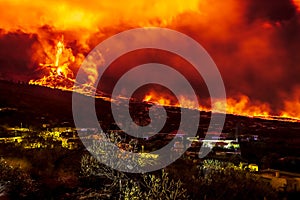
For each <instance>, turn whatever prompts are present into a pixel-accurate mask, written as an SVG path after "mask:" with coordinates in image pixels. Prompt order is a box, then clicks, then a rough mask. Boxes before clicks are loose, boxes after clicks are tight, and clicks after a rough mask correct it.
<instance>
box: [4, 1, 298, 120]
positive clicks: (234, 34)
mask: <svg viewBox="0 0 300 200" xmlns="http://www.w3.org/2000/svg"><path fill="white" fill-rule="evenodd" d="M1 4H2V7H3V8H6V9H3V10H2V13H1V14H0V16H1V17H0V24H1V27H0V66H1V68H0V79H6V80H14V81H21V82H29V84H34V85H40V86H46V87H50V88H56V89H61V90H68V91H72V90H74V89H75V90H76V91H77V92H80V93H83V94H85V95H91V93H92V92H91V91H93V90H95V87H94V85H93V84H91V83H90V82H92V81H90V82H89V81H87V82H86V83H83V84H78V83H76V84H75V77H76V74H77V71H78V69H79V68H80V66H81V64H82V62H83V60H84V58H85V57H86V56H87V55H88V53H89V52H90V51H91V50H92V49H93V48H95V47H96V46H97V45H98V44H99V43H100V42H102V41H104V40H105V39H107V38H109V37H110V36H113V35H115V34H118V33H120V32H122V31H125V30H129V29H132V28H143V27H149V26H154V27H162V28H169V29H172V30H176V31H179V32H181V33H183V34H186V35H187V36H189V37H191V38H193V39H194V40H195V41H197V42H199V44H201V45H202V46H203V47H204V48H205V49H206V50H207V52H208V53H209V54H210V56H211V57H212V59H213V60H214V61H215V63H216V65H217V66H218V68H219V71H220V73H221V75H222V78H223V80H224V85H225V87H226V93H227V94H226V95H227V97H228V99H227V108H226V112H227V113H231V114H237V115H246V116H262V117H268V116H281V117H287V118H300V114H299V113H300V98H299V97H300V82H299V73H300V71H299V69H300V68H299V63H300V59H299V58H300V57H299V53H297V52H299V49H300V46H299V44H300V37H299V35H300V11H299V8H300V3H299V0H274V2H272V3H270V2H268V1H259V0H251V1H249V0H246V1H238V0H227V1H210V0H191V1H188V2H185V1H156V0H154V1H153V2H152V3H149V2H147V1H139V2H138V3H137V2H134V1H132V2H130V3H128V2H126V3H125V2H122V1H118V2H117V3H115V2H109V1H105V2H104V1H91V2H90V3H89V4H86V3H82V2H81V1H70V0H62V1H60V2H58V1H56V2H55V1H43V3H42V2H40V3H38V2H32V1H28V0H26V1H11V0H9V1H8V0H4V1H2V2H1ZM124 8H125V9H124ZM220 10H222V12H220ZM16 13H17V14H16ZM116 13H117V14H116ZM62 35H63V36H62ZM130 42H135V40H134V39H133V40H132V41H130ZM162 42H164V41H162ZM116 46H117V44H116ZM147 56H148V55H147V53H145V54H139V56H135V57H132V58H130V59H127V60H126V59H125V60H123V63H119V67H120V70H121V71H122V70H123V65H125V64H127V63H134V59H143V57H147ZM158 56H161V57H165V59H168V58H167V55H158ZM172 63H173V64H174V63H175V64H176V63H178V59H176V58H175V59H174V58H172V60H171V61H170V64H172ZM179 65H180V64H179ZM182 69H183V71H184V70H186V69H185V67H182ZM185 72H186V74H188V76H187V79H189V80H192V81H194V82H195V81H197V80H195V77H194V74H193V73H192V71H188V70H186V71H185ZM87 73H88V78H89V79H91V80H94V79H95V77H98V76H99V74H97V72H95V71H89V72H87ZM116 77H117V78H119V77H120V75H119V72H113V73H110V74H108V75H107V76H106V79H105V84H104V88H101V91H103V92H106V91H105V87H109V86H110V84H111V82H115V79H117V78H116ZM165 78H166V79H170V80H171V79H172V77H171V76H166V77H165ZM174 82H176V81H174ZM74 85H76V87H77V88H74ZM177 87H179V88H180V85H178V86H177ZM102 89H104V90H102ZM151 91H153V90H148V91H144V93H145V96H144V97H143V98H141V100H143V99H144V101H150V102H151V101H152V102H153V101H155V102H157V103H158V104H161V105H172V106H180V107H186V108H193V109H200V110H210V108H211V107H212V106H214V107H216V108H218V107H222V106H223V105H221V103H217V105H209V104H210V103H209V101H208V102H200V108H198V106H195V105H197V104H195V102H192V101H190V100H189V98H188V94H184V93H183V94H182V96H181V97H177V98H179V99H181V101H180V102H181V105H178V103H177V101H173V99H172V98H170V97H169V96H166V95H164V94H163V92H161V91H160V94H159V95H157V94H154V93H153V92H151ZM200 93H201V91H200ZM96 95H97V96H103V93H102V92H100V90H97V94H96ZM104 96H107V95H104ZM204 101H206V100H204Z"/></svg>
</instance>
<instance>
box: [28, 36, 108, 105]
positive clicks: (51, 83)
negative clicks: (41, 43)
mask: <svg viewBox="0 0 300 200" xmlns="http://www.w3.org/2000/svg"><path fill="white" fill-rule="evenodd" d="M46 54H47V56H48V57H49V58H50V63H45V64H44V63H41V64H39V66H40V68H39V70H45V71H47V75H44V76H43V77H42V78H40V79H38V80H30V81H29V84H31V85H40V86H44V87H49V88H52V89H54V88H56V89H60V90H66V91H76V92H78V93H81V94H84V95H87V96H92V95H93V92H94V91H95V95H96V97H97V98H102V99H104V100H108V99H107V98H106V97H103V94H102V93H101V92H99V91H97V90H96V89H95V88H94V87H93V86H92V85H91V84H89V83H85V84H76V86H75V79H74V74H73V72H72V70H71V69H70V68H69V66H70V65H71V64H73V63H75V56H74V55H73V53H72V49H71V48H66V47H65V44H64V38H63V37H61V39H60V40H59V41H57V44H56V47H55V53H54V54H53V53H52V52H50V51H49V52H47V51H46Z"/></svg>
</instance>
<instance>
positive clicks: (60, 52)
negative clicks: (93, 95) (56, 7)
mask: <svg viewBox="0 0 300 200" xmlns="http://www.w3.org/2000/svg"><path fill="white" fill-rule="evenodd" d="M47 53H48V55H47V56H48V57H49V59H50V61H51V63H45V64H39V66H40V67H41V68H42V69H47V71H48V74H47V75H45V76H44V77H43V78H41V79H38V80H30V81H29V84H33V85H40V86H46V87H50V88H58V89H62V90H72V88H73V85H74V74H73V72H72V70H70V69H69V65H70V63H71V62H74V61H75V57H74V55H73V54H72V50H71V49H70V48H65V45H64V37H63V36H62V37H61V40H59V41H58V42H57V44H56V48H55V54H54V55H53V54H51V52H47ZM41 68H39V69H37V70H40V69H41Z"/></svg>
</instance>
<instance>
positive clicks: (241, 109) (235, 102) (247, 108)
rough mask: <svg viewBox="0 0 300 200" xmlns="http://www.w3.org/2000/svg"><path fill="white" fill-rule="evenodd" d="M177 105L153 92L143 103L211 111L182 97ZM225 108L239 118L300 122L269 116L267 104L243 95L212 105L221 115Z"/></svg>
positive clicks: (289, 116)
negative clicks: (255, 103)
mask: <svg viewBox="0 0 300 200" xmlns="http://www.w3.org/2000/svg"><path fill="white" fill-rule="evenodd" d="M178 100H179V102H181V104H179V103H173V101H172V100H171V99H168V98H165V97H163V96H160V95H158V94H156V93H154V92H150V93H148V94H147V95H145V97H144V99H143V101H144V102H148V103H154V104H158V105H162V106H174V107H181V108H188V109H195V110H200V111H207V112H209V111H211V108H208V107H205V106H200V107H197V103H196V102H193V101H191V100H189V99H188V98H186V97H184V96H180V97H179V98H178ZM225 106H226V114H233V115H239V116H246V117H251V118H253V117H255V118H263V119H269V120H283V121H292V122H295V121H300V119H299V118H297V117H295V116H291V115H289V114H287V113H282V114H281V115H279V116H276V115H271V114H270V113H271V109H270V107H269V105H268V104H264V103H260V104H259V105H253V104H252V103H251V102H250V99H249V97H247V96H245V95H241V96H239V98H237V99H233V98H228V99H227V104H226V105H224V104H223V103H221V102H218V101H217V102H216V103H215V105H214V108H215V111H216V112H219V113H223V111H222V110H224V109H223V108H224V107H225Z"/></svg>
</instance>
